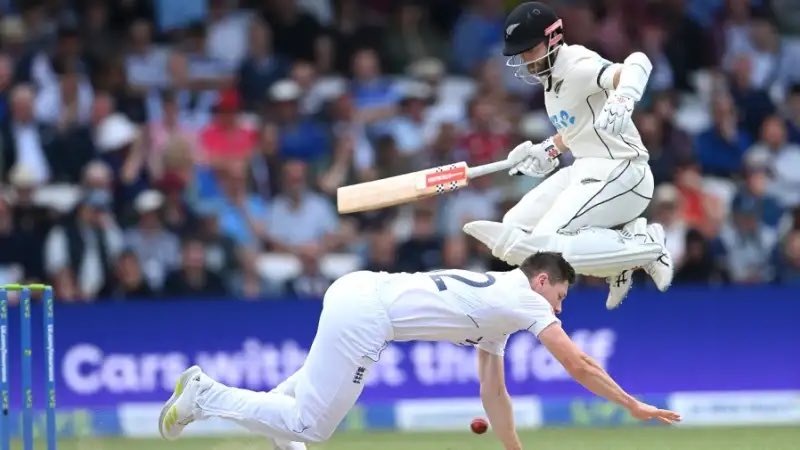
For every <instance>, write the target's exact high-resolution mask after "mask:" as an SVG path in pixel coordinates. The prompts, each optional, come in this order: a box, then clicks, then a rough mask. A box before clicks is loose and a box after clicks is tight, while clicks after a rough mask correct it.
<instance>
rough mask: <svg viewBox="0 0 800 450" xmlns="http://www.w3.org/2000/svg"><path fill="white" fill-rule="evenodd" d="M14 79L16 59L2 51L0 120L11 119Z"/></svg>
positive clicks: (0, 57)
mask: <svg viewBox="0 0 800 450" xmlns="http://www.w3.org/2000/svg"><path fill="white" fill-rule="evenodd" d="M13 81H14V61H12V60H11V58H10V57H9V56H8V55H6V54H4V53H0V122H2V123H5V122H6V121H7V120H9V119H10V116H11V115H10V113H9V100H10V94H11V83H12V82H13Z"/></svg>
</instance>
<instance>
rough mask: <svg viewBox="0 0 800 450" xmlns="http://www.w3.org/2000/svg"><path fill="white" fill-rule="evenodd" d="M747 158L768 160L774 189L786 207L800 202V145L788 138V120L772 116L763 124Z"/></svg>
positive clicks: (773, 192) (766, 162) (775, 194)
mask: <svg viewBox="0 0 800 450" xmlns="http://www.w3.org/2000/svg"><path fill="white" fill-rule="evenodd" d="M746 157H747V160H748V161H753V162H754V163H757V164H768V165H769V167H770V168H771V172H772V183H771V186H770V192H771V193H772V195H774V196H775V198H777V199H778V201H779V202H780V204H781V205H782V206H783V207H785V208H792V207H795V206H798V205H800V145H797V144H792V143H789V142H787V141H786V124H785V123H784V121H783V119H781V118H780V117H778V116H770V117H769V118H768V119H767V120H765V121H764V124H763V125H762V126H761V140H760V141H759V142H758V143H756V145H754V146H753V147H752V148H750V150H748V152H747V156H746Z"/></svg>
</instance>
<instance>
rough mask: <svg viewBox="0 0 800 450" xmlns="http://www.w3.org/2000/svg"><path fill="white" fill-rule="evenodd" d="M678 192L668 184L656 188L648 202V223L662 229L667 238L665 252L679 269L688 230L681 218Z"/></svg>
mask: <svg viewBox="0 0 800 450" xmlns="http://www.w3.org/2000/svg"><path fill="white" fill-rule="evenodd" d="M679 202H680V192H679V191H678V189H677V188H676V187H675V186H674V185H672V184H669V183H664V184H661V185H659V186H657V187H656V189H655V192H653V201H652V202H650V222H652V223H659V224H661V225H662V226H663V227H664V232H665V233H666V236H667V250H669V253H670V256H672V261H673V262H674V263H675V266H676V267H680V265H681V263H682V262H683V256H684V252H685V251H686V236H687V233H688V231H689V230H688V228H687V226H686V222H685V221H684V220H683V217H681V205H680V203H679Z"/></svg>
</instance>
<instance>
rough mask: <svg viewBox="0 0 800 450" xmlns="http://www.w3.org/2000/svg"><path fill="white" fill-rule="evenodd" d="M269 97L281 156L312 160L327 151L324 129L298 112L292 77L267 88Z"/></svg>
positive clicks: (308, 161) (326, 138)
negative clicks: (276, 127)
mask: <svg viewBox="0 0 800 450" xmlns="http://www.w3.org/2000/svg"><path fill="white" fill-rule="evenodd" d="M269 95H270V100H271V103H272V107H273V108H274V109H273V112H274V115H275V119H276V123H277V124H278V141H279V151H278V153H279V154H280V157H281V158H282V159H299V160H303V161H305V162H307V163H312V164H313V163H315V162H317V161H319V160H320V159H322V158H324V157H325V156H327V155H329V154H330V150H331V148H330V147H331V144H330V138H329V136H328V132H327V130H326V128H325V127H324V126H323V125H322V124H320V123H319V122H317V121H316V120H314V119H312V118H310V117H303V116H302V115H301V114H300V107H299V100H300V97H301V95H302V92H301V89H300V86H299V85H298V84H297V83H296V82H294V81H293V80H288V79H287V80H281V81H278V82H277V83H275V84H274V85H272V88H270V92H269Z"/></svg>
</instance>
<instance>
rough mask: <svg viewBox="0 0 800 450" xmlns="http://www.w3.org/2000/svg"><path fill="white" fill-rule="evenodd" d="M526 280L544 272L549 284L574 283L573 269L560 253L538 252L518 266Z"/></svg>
mask: <svg viewBox="0 0 800 450" xmlns="http://www.w3.org/2000/svg"><path fill="white" fill-rule="evenodd" d="M519 269H520V270H522V273H524V274H525V276H526V277H528V279H531V278H533V277H535V276H536V275H539V274H540V273H542V272H544V273H546V274H547V275H549V276H550V283H551V284H555V283H561V282H563V281H566V282H567V283H569V284H573V283H575V269H573V268H572V266H571V265H570V263H568V262H567V260H566V259H564V257H563V256H561V253H554V252H539V253H535V254H533V255H531V256H528V257H527V258H525V261H522V264H521V265H520V266H519Z"/></svg>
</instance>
